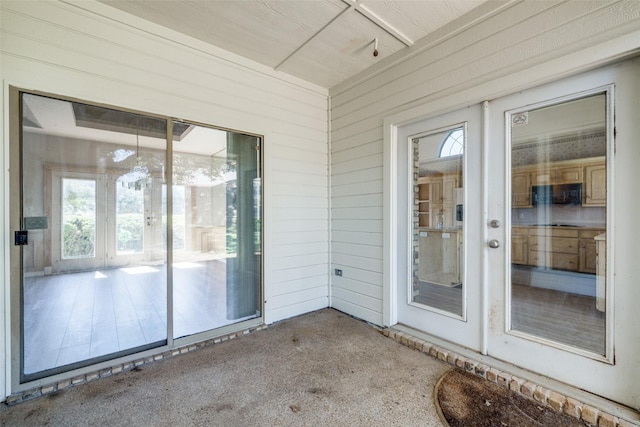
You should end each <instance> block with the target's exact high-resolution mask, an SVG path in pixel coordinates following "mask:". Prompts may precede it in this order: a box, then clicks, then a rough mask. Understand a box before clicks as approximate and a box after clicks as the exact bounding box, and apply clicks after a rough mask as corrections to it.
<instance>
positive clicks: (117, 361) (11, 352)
mask: <svg viewBox="0 0 640 427" xmlns="http://www.w3.org/2000/svg"><path fill="white" fill-rule="evenodd" d="M7 88H8V94H9V96H8V107H9V108H8V115H9V120H8V123H9V126H8V128H9V129H8V134H9V141H10V143H9V144H8V145H9V147H8V154H9V168H10V173H9V180H8V182H9V185H8V187H9V189H10V192H9V197H8V202H9V208H8V209H7V210H8V217H9V218H8V224H9V230H10V232H11V242H10V243H9V244H8V245H7V246H9V247H8V254H7V260H8V265H9V266H10V268H9V272H8V273H7V275H6V283H8V284H9V285H8V289H6V291H5V292H6V293H7V294H8V296H9V298H8V303H7V307H8V313H7V320H8V324H9V331H8V332H9V334H8V335H9V338H8V339H7V347H8V348H7V349H6V350H7V362H8V363H7V367H6V369H7V377H8V378H7V380H8V383H7V389H8V390H7V395H8V394H11V393H16V392H21V391H26V390H29V389H33V388H34V387H40V386H43V385H47V384H53V383H56V382H58V381H62V380H68V379H70V378H73V377H77V376H80V375H85V374H87V373H91V372H97V371H99V370H102V369H106V368H110V367H113V366H118V365H122V364H124V363H128V362H132V361H134V360H139V359H143V358H147V357H151V356H154V355H158V354H161V353H163V352H166V351H170V350H172V349H175V348H179V347H184V346H188V345H191V344H194V343H198V342H202V341H205V340H208V339H212V338H215V337H218V336H222V335H226V334H230V333H233V332H237V331H240V330H245V329H248V328H253V327H257V326H259V325H262V324H264V320H265V305H264V304H265V301H264V295H265V290H264V282H265V280H264V277H265V274H264V272H265V257H264V246H265V225H264V220H262V221H261V229H260V232H261V239H260V240H261V241H260V251H261V254H262V256H261V260H260V266H259V271H260V279H259V283H258V295H257V300H256V304H257V305H258V306H259V308H260V309H259V313H258V316H257V317H254V318H251V319H248V320H243V321H240V322H238V323H233V324H230V325H226V326H222V327H219V328H216V329H211V330H207V331H203V332H199V333H195V334H193V335H189V336H185V337H181V338H178V339H174V337H173V332H174V330H173V303H174V301H173V280H172V276H173V275H172V263H173V253H172V249H173V230H172V225H173V224H172V212H171V211H172V209H171V207H172V202H173V194H172V187H173V170H172V158H171V153H172V152H173V134H172V131H173V125H174V123H185V121H183V120H177V119H174V118H172V117H169V116H164V115H159V114H153V113H148V112H143V111H139V110H133V109H127V108H123V107H118V106H112V105H105V104H101V103H98V102H91V101H86V100H81V99H77V98H74V97H68V96H64V95H59V94H54V93H49V92H42V91H37V90H26V89H22V88H20V87H18V86H13V85H8V86H7ZM23 94H31V95H38V96H43V97H48V98H53V99H56V100H60V101H67V102H78V103H82V104H88V105H91V106H96V107H104V108H108V109H112V110H117V111H121V112H126V113H133V114H139V115H143V116H148V117H153V118H157V119H162V120H165V121H166V123H167V132H166V135H167V139H166V146H165V166H166V169H165V177H164V180H165V183H166V186H167V193H166V197H167V206H168V207H169V208H168V209H167V233H166V239H167V241H166V247H167V254H166V259H167V261H166V262H167V278H166V283H167V338H166V343H164V344H161V345H155V344H153V345H152V346H151V347H152V348H149V347H145V346H142V347H137V348H135V349H133V351H132V352H129V351H124V352H119V353H112V354H109V355H107V356H105V357H97V358H94V359H88V360H85V361H84V362H86V363H84V362H83V363H82V366H80V367H75V366H74V365H69V369H66V370H64V371H60V372H58V371H57V370H51V371H52V373H51V374H48V375H46V376H42V377H39V376H38V377H32V376H31V375H29V376H27V377H26V378H25V376H24V375H23V360H24V359H23V358H24V332H23V325H24V310H23V294H22V292H23V255H22V250H21V247H20V246H17V245H14V244H13V243H14V242H13V238H14V236H13V234H14V232H15V231H18V230H22V229H23V227H22V218H23V209H22V202H23V200H22V193H23V181H22V137H23V135H22V116H23V111H22V95H23ZM187 123H188V124H191V125H196V126H198V125H199V126H204V127H208V128H213V129H217V130H220V131H226V132H233V133H237V134H242V135H246V136H250V137H255V138H257V139H258V141H259V147H260V148H259V154H258V155H259V164H258V174H259V177H260V179H261V182H262V185H261V189H260V199H261V204H260V217H261V218H264V211H265V203H264V202H265V197H264V183H265V180H264V172H265V171H264V158H265V155H264V141H265V138H264V135H263V134H256V133H252V132H245V131H239V130H235V129H229V128H224V127H219V126H214V125H211V124H203V123H198V122H195V121H188V122H187ZM49 202H50V200H46V202H45V203H49ZM18 331H19V333H18ZM47 372H48V371H47Z"/></svg>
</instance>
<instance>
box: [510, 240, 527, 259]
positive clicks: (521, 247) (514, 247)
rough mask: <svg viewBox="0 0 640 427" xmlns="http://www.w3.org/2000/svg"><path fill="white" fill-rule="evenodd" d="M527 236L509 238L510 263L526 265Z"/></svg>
mask: <svg viewBox="0 0 640 427" xmlns="http://www.w3.org/2000/svg"><path fill="white" fill-rule="evenodd" d="M527 241H528V238H527V236H511V263H512V264H520V265H527V264H528V259H529V248H528V245H527Z"/></svg>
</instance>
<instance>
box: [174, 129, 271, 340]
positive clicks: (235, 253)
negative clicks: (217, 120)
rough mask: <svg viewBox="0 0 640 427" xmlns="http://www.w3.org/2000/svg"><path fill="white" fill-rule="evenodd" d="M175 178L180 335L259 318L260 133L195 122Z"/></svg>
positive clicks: (179, 147)
mask: <svg viewBox="0 0 640 427" xmlns="http://www.w3.org/2000/svg"><path fill="white" fill-rule="evenodd" d="M173 183H174V185H173V186H172V187H171V190H172V191H171V196H172V202H173V226H172V230H173V252H172V253H173V302H174V304H173V313H174V336H175V337H176V338H180V337H184V336H187V335H192V334H196V333H200V332H203V331H207V330H210V329H215V328H219V327H221V326H226V325H229V324H231V323H236V322H238V321H240V320H245V319H250V318H255V317H259V316H260V298H259V294H260V287H259V284H260V281H261V280H260V277H261V268H260V265H261V232H260V228H261V225H260V211H261V209H260V194H261V180H260V138H258V137H256V136H248V135H243V134H239V133H234V132H228V131H223V130H219V129H214V128H210V127H205V126H199V125H193V126H192V127H191V130H190V132H189V133H188V135H185V137H184V138H182V139H180V140H174V143H173ZM164 194H165V198H166V197H167V196H166V194H167V190H166V189H165V191H164Z"/></svg>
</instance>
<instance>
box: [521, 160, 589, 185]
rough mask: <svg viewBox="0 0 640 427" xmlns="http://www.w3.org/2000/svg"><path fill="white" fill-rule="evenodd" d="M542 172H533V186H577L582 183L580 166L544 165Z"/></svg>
mask: <svg viewBox="0 0 640 427" xmlns="http://www.w3.org/2000/svg"><path fill="white" fill-rule="evenodd" d="M544 166H547V168H546V169H543V170H534V171H533V185H559V184H579V183H581V182H582V166H580V165H573V166H562V165H561V163H560V162H558V163H545V164H544Z"/></svg>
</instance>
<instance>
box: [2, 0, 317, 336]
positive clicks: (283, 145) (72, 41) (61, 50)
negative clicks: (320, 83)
mask: <svg viewBox="0 0 640 427" xmlns="http://www.w3.org/2000/svg"><path fill="white" fill-rule="evenodd" d="M0 6H1V8H2V9H1V18H2V24H1V25H2V28H1V30H2V33H1V37H2V57H1V64H2V68H1V72H2V76H1V77H2V79H3V81H4V87H5V89H6V87H7V85H15V86H18V87H21V88H25V89H29V90H39V91H44V92H49V93H52V94H58V95H62V96H69V97H74V98H78V99H80V100H87V101H89V102H99V103H104V104H108V105H114V106H118V107H125V108H130V109H135V110H140V111H144V112H150V113H157V114H163V115H167V116H171V117H176V118H181V119H185V120H192V121H196V122H201V123H205V124H210V125H214V126H219V127H223V128H228V129H235V130H240V131H245V132H251V133H255V134H261V135H265V144H264V147H265V148H264V156H265V157H264V158H265V165H264V191H265V197H264V204H265V221H264V228H265V299H266V300H267V303H266V306H265V319H266V321H267V322H268V323H270V322H274V321H277V320H280V319H283V318H287V317H291V316H294V315H298V314H301V313H305V312H308V311H310V310H315V309H319V308H323V307H327V306H328V303H329V277H328V268H329V267H328V263H329V244H328V229H329V223H328V221H329V207H328V206H329V204H328V144H327V140H328V135H327V128H328V127H327V96H328V91H327V90H326V89H324V88H320V87H317V86H315V85H312V84H310V83H307V82H304V81H302V80H298V79H295V78H292V77H289V76H287V75H284V74H281V73H277V72H274V71H273V70H271V69H268V68H266V67H263V66H261V65H259V64H256V63H253V62H250V61H248V60H246V59H244V58H241V57H238V56H235V55H233V54H231V53H228V52H225V51H222V50H220V49H217V48H215V47H212V46H209V45H206V44H204V43H202V42H199V41H197V40H195V39H191V38H188V37H186V36H183V35H180V34H177V33H174V32H172V31H170V30H167V29H164V28H162V27H159V26H155V25H153V24H151V23H149V22H146V21H142V20H138V19H137V18H134V17H132V16H129V15H127V14H125V13H123V12H121V11H118V10H115V9H112V8H109V7H108V6H106V5H103V4H101V3H97V2H76V3H64V2H55V1H54V2H52V1H47V2H36V1H34V2H31V1H29V2H24V1H15V2H13V1H3V2H2V3H1V5H0ZM4 97H5V98H4V102H3V105H6V102H7V101H6V97H7V93H4ZM4 123H7V112H6V111H5V115H4ZM7 135H8V133H7V132H5V133H4V135H3V138H4V153H7V152H8V149H7V147H8V140H7ZM3 162H4V163H3V164H5V165H7V164H8V159H6V158H5V159H3ZM6 178H7V177H6V176H4V177H3V178H2V179H3V182H2V185H3V186H6V185H8V184H7V182H6ZM3 188H4V187H3ZM4 203H5V208H6V205H7V204H8V198H5V199H4ZM3 224H4V227H5V230H4V236H5V238H6V239H8V236H9V230H8V229H7V228H6V227H7V224H6V223H3ZM6 239H5V241H8V240H6ZM5 258H6V257H5ZM8 286H9V284H8V282H6V281H5V287H8ZM2 330H4V327H3V328H2Z"/></svg>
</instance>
